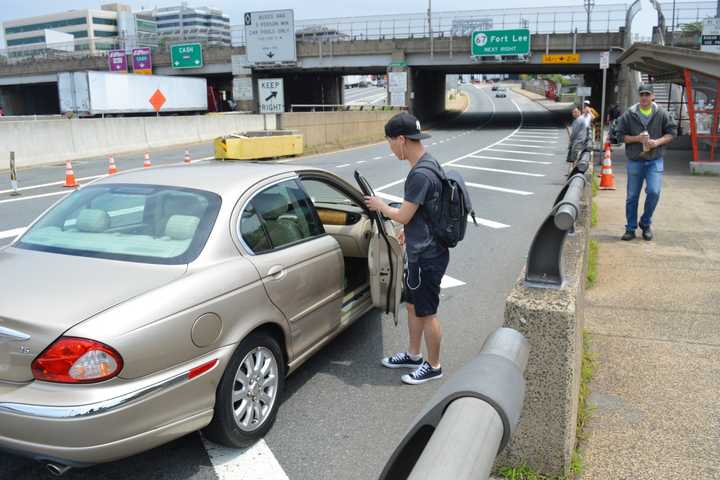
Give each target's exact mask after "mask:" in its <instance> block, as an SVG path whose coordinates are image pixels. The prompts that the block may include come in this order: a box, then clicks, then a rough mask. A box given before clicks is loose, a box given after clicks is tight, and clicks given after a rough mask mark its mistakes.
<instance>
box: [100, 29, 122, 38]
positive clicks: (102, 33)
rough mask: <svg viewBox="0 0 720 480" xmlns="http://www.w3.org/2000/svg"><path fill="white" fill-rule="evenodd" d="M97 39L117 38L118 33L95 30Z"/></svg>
mask: <svg viewBox="0 0 720 480" xmlns="http://www.w3.org/2000/svg"><path fill="white" fill-rule="evenodd" d="M95 36H96V37H117V32H106V31H103V30H95Z"/></svg>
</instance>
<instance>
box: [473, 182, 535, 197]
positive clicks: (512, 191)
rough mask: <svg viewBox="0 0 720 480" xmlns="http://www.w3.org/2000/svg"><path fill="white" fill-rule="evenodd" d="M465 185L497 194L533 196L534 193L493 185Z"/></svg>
mask: <svg viewBox="0 0 720 480" xmlns="http://www.w3.org/2000/svg"><path fill="white" fill-rule="evenodd" d="M465 185H467V186H468V187H473V188H482V189H484V190H493V191H496V192H504V193H513V194H515V195H524V196H525V195H533V192H526V191H525V190H513V189H512V188H501V187H494V186H492V185H484V184H482V183H472V182H465Z"/></svg>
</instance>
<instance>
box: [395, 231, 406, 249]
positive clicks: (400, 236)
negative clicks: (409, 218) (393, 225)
mask: <svg viewBox="0 0 720 480" xmlns="http://www.w3.org/2000/svg"><path fill="white" fill-rule="evenodd" d="M395 238H397V241H398V243H400V246H401V247H404V246H405V229H401V230H399V231H398V232H397V235H395Z"/></svg>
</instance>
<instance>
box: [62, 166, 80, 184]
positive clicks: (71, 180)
mask: <svg viewBox="0 0 720 480" xmlns="http://www.w3.org/2000/svg"><path fill="white" fill-rule="evenodd" d="M63 186H64V187H72V188H76V187H78V186H79V185H78V183H77V180H75V172H73V169H72V163H70V160H68V161H66V162H65V185H63Z"/></svg>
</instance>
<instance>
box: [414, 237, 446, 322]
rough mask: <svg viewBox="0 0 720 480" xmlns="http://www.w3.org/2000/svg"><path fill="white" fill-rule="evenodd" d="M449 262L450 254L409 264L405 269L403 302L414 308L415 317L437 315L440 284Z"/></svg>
mask: <svg viewBox="0 0 720 480" xmlns="http://www.w3.org/2000/svg"><path fill="white" fill-rule="evenodd" d="M449 261H450V252H448V251H447V250H446V251H445V253H442V254H440V255H438V256H437V257H433V258H420V259H419V260H418V261H417V262H409V263H408V264H407V266H406V269H405V282H404V285H403V293H404V296H405V301H406V302H407V303H408V304H410V305H414V306H415V315H417V316H418V317H427V316H429V315H435V314H436V313H437V309H438V305H439V304H440V282H441V281H442V278H443V275H445V270H447V266H448V262H449Z"/></svg>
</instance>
